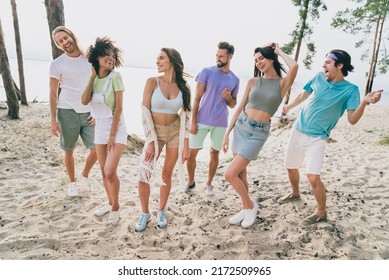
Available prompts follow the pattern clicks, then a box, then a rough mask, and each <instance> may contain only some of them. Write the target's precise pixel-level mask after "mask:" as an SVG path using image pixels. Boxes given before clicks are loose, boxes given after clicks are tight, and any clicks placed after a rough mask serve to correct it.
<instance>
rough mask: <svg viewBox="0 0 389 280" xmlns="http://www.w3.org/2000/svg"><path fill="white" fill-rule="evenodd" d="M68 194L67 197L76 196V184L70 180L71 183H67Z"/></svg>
mask: <svg viewBox="0 0 389 280" xmlns="http://www.w3.org/2000/svg"><path fill="white" fill-rule="evenodd" d="M68 196H69V197H75V196H78V190H77V185H76V183H75V182H72V183H70V184H69V188H68Z"/></svg>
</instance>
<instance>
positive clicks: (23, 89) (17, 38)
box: [11, 0, 27, 105]
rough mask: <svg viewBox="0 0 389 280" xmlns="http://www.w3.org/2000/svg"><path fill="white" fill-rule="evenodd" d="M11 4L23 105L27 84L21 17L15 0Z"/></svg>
mask: <svg viewBox="0 0 389 280" xmlns="http://www.w3.org/2000/svg"><path fill="white" fill-rule="evenodd" d="M11 6H12V17H13V21H14V30H15V43H16V54H17V58H18V70H19V83H20V93H21V96H20V97H21V103H22V104H23V105H27V97H26V86H25V83H24V70H23V54H22V45H21V40H20V32H19V19H18V12H17V9H16V1H15V0H11Z"/></svg>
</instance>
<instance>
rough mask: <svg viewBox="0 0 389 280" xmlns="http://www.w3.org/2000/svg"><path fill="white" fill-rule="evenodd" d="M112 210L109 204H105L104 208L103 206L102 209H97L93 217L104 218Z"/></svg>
mask: <svg viewBox="0 0 389 280" xmlns="http://www.w3.org/2000/svg"><path fill="white" fill-rule="evenodd" d="M111 210H112V206H111V205H109V204H104V205H103V206H101V207H100V208H97V209H96V210H95V211H94V212H93V215H95V216H96V217H100V216H103V215H105V214H107V213H108V212H109V211H111Z"/></svg>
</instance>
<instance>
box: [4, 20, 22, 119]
mask: <svg viewBox="0 0 389 280" xmlns="http://www.w3.org/2000/svg"><path fill="white" fill-rule="evenodd" d="M0 74H1V77H2V78H3V84H4V89H5V92H6V95H7V105H8V116H9V117H10V118H11V119H19V101H18V98H17V95H16V91H15V87H14V82H13V79H12V77H11V70H10V67H9V60H8V56H7V50H6V48H5V41H4V33H3V27H2V24H1V19H0Z"/></svg>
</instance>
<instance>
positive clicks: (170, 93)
mask: <svg viewBox="0 0 389 280" xmlns="http://www.w3.org/2000/svg"><path fill="white" fill-rule="evenodd" d="M156 64H157V70H158V73H163V75H162V76H159V77H151V78H149V79H148V80H147V81H146V85H145V89H144V92H143V102H142V122H143V127H144V131H145V137H146V141H145V146H144V148H143V152H142V156H141V162H140V167H139V182H138V192H139V198H140V204H141V208H142V211H141V215H140V217H139V220H138V222H137V223H136V225H135V230H136V231H138V232H140V231H144V230H145V229H146V226H147V223H148V221H149V219H150V212H149V197H150V181H151V179H152V178H151V177H152V176H153V171H154V169H155V166H156V161H157V159H158V157H159V155H160V153H161V151H162V149H163V147H164V146H166V154H165V160H164V164H163V167H162V174H161V177H162V179H161V180H158V179H157V180H156V181H159V182H160V183H161V187H160V192H159V194H160V199H159V208H158V213H157V225H158V227H160V228H163V227H165V226H167V222H168V221H167V218H166V211H165V209H166V205H167V201H168V198H169V194H170V189H171V186H172V175H173V169H174V167H175V165H176V163H177V159H179V163H178V170H179V171H180V170H181V171H182V163H183V162H185V161H186V160H188V158H189V140H188V138H189V117H190V88H189V86H188V83H187V81H186V79H185V77H188V76H189V75H187V74H186V73H185V72H184V63H183V62H182V59H181V55H180V53H179V52H178V51H176V50H175V49H171V48H162V49H161V51H160V53H159V55H158V57H157V61H156ZM181 109H182V110H181ZM179 174H180V175H179V181H180V182H181V181H183V182H182V183H185V181H184V179H183V177H184V176H183V173H182V172H179Z"/></svg>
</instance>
